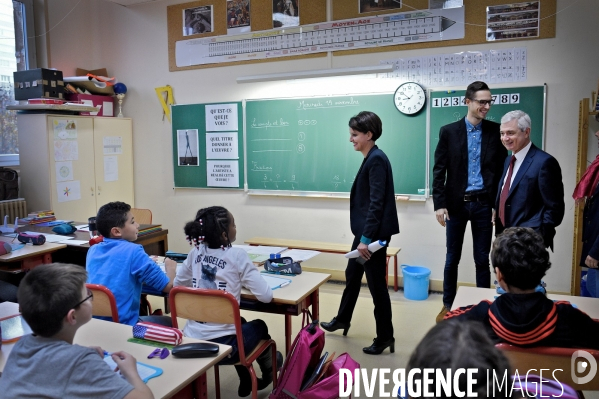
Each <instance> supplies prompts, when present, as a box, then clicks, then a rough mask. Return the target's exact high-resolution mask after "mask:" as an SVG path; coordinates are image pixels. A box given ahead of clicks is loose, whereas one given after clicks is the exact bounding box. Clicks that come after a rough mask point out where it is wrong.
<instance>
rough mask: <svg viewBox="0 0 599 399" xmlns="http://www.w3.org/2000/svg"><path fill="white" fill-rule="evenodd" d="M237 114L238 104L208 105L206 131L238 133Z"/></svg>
mask: <svg viewBox="0 0 599 399" xmlns="http://www.w3.org/2000/svg"><path fill="white" fill-rule="evenodd" d="M237 114H238V112H237V104H209V105H206V131H207V132H231V131H236V130H237V129H238V127H239V125H238V123H237ZM231 158H232V157H231Z"/></svg>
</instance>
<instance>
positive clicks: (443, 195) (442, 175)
mask: <svg viewBox="0 0 599 399" xmlns="http://www.w3.org/2000/svg"><path fill="white" fill-rule="evenodd" d="M481 130H482V136H481V152H480V164H481V168H480V170H481V174H482V177H483V186H484V189H485V190H486V191H487V195H488V201H489V202H488V203H489V204H491V205H493V204H494V203H495V197H496V196H497V185H498V183H499V178H500V177H501V172H502V171H503V161H504V160H505V158H506V157H507V150H506V149H505V147H504V146H503V144H502V143H501V136H500V134H499V124H498V123H495V122H491V121H487V120H483V122H482V126H481ZM466 134H467V132H466V121H465V118H462V119H460V120H459V121H457V122H454V123H450V124H449V125H445V126H443V127H441V130H440V131H439V143H438V144H437V149H436V150H435V166H434V167H433V203H434V205H435V211H436V210H437V209H441V208H446V209H447V212H448V213H449V217H451V214H452V213H453V212H456V211H457V210H459V209H462V206H463V205H464V194H465V193H466V188H467V187H468V138H467V136H466Z"/></svg>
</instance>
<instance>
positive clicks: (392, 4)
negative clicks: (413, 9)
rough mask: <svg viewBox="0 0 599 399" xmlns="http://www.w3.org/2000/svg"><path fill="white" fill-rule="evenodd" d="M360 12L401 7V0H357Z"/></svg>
mask: <svg viewBox="0 0 599 399" xmlns="http://www.w3.org/2000/svg"><path fill="white" fill-rule="evenodd" d="M358 4H359V8H360V14H362V13H365V12H376V11H382V10H393V9H395V8H401V0H358Z"/></svg>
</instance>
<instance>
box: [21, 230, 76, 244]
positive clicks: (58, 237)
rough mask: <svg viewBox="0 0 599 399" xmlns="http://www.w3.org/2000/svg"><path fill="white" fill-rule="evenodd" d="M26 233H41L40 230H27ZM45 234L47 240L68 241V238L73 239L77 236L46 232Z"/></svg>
mask: <svg viewBox="0 0 599 399" xmlns="http://www.w3.org/2000/svg"><path fill="white" fill-rule="evenodd" d="M25 234H33V235H39V234H40V232H39V231H26V232H25ZM44 236H45V237H46V242H61V241H66V240H72V239H73V238H75V237H66V236H61V235H59V234H44Z"/></svg>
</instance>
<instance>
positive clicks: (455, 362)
mask: <svg viewBox="0 0 599 399" xmlns="http://www.w3.org/2000/svg"><path fill="white" fill-rule="evenodd" d="M412 369H420V370H422V369H441V370H442V371H443V372H445V370H446V369H450V370H451V375H452V377H453V373H454V372H455V371H456V370H458V369H478V372H477V374H476V385H474V386H473V387H472V391H473V392H475V393H478V397H487V384H489V386H490V385H491V384H492V378H493V372H494V373H495V375H496V376H498V377H499V379H501V378H502V377H503V376H504V375H505V374H507V376H508V378H509V377H510V376H511V371H510V364H509V361H508V360H507V358H506V357H505V356H504V354H503V353H502V352H501V351H500V350H499V349H497V348H495V346H494V345H493V342H491V339H490V338H489V336H488V335H487V333H486V331H485V327H484V326H483V324H482V323H480V322H477V321H458V320H455V319H453V320H452V319H450V320H444V321H442V322H440V323H438V324H437V325H435V326H434V327H433V328H431V329H430V330H429V332H428V333H427V334H426V335H425V336H424V338H422V341H420V343H419V344H418V346H417V347H416V349H415V350H414V352H413V353H412V356H411V357H410V360H409V361H408V366H407V371H406V375H407V374H408V373H409V371H410V370H412ZM487 371H489V373H487ZM433 381H434V378H433ZM420 382H423V380H421V381H420ZM467 384H468V380H467V376H466V374H462V375H461V376H460V378H459V387H458V388H459V390H460V391H462V392H465V391H466V388H467ZM433 388H435V387H433ZM430 391H432V392H434V391H436V389H431V390H430ZM502 391H503V390H500V392H497V391H496V392H495V396H494V397H496V398H505V397H509V396H507V395H509V393H510V389H507V390H506V391H507V392H502ZM452 392H453V390H452ZM406 393H407V391H406ZM440 393H441V396H437V397H440V398H447V397H453V396H452V395H449V396H447V395H445V392H444V390H443V389H441V390H440ZM497 394H499V395H497Z"/></svg>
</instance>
